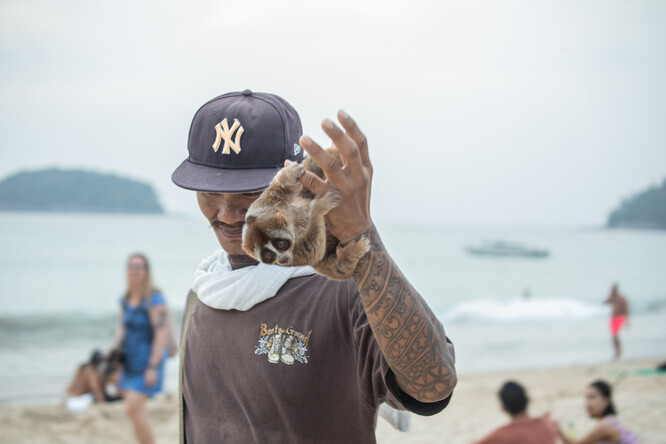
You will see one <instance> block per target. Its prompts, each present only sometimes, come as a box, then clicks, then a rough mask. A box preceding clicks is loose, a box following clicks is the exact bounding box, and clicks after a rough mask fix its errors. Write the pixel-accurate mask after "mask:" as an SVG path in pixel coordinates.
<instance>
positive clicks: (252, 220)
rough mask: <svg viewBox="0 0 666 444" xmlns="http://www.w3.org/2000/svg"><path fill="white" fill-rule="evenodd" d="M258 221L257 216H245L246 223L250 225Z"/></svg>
mask: <svg viewBox="0 0 666 444" xmlns="http://www.w3.org/2000/svg"><path fill="white" fill-rule="evenodd" d="M256 221H257V216H248V217H246V218H245V223H246V224H248V225H252V224H253V223H255V222H256Z"/></svg>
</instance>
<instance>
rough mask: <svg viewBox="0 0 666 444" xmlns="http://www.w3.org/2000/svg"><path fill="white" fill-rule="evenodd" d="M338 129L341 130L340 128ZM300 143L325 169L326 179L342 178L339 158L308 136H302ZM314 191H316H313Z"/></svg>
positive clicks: (335, 180)
mask: <svg viewBox="0 0 666 444" xmlns="http://www.w3.org/2000/svg"><path fill="white" fill-rule="evenodd" d="M338 130H340V129H339V128H338ZM299 143H300V144H301V146H302V147H303V149H305V151H307V152H308V154H309V155H310V156H311V157H312V159H313V160H314V161H315V163H316V164H317V165H319V167H320V168H321V169H322V170H323V171H324V174H325V175H326V179H327V180H330V181H332V182H333V183H336V182H338V181H340V180H341V179H342V176H343V174H342V165H340V162H338V160H337V159H336V158H335V157H333V156H331V155H330V154H329V153H327V152H326V151H325V150H324V149H323V148H322V147H320V146H319V145H318V144H317V142H315V141H313V140H312V139H310V138H309V137H308V136H301V138H300V140H299ZM313 192H314V191H313Z"/></svg>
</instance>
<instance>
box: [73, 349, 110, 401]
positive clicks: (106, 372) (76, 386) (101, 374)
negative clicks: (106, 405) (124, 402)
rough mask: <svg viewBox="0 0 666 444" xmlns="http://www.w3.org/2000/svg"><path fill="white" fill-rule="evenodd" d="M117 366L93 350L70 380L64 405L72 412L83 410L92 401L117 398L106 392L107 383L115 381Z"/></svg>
mask: <svg viewBox="0 0 666 444" xmlns="http://www.w3.org/2000/svg"><path fill="white" fill-rule="evenodd" d="M117 376H118V372H117V368H115V367H113V364H112V363H109V362H108V360H107V359H105V357H104V355H103V354H102V352H100V351H99V350H95V351H93V352H92V354H91V355H90V359H88V361H87V362H85V363H84V364H81V365H79V366H78V367H77V369H76V372H75V373H74V377H73V378H72V382H71V383H70V384H69V386H68V387H67V390H66V392H67V395H68V398H67V400H66V401H65V406H66V407H67V409H68V410H70V411H73V412H81V411H85V410H86V408H87V407H88V405H89V404H90V403H91V402H92V401H95V402H108V401H113V400H115V399H117V398H116V397H112V396H110V395H109V394H108V393H107V392H106V386H107V384H108V383H114V384H115V383H116V381H117Z"/></svg>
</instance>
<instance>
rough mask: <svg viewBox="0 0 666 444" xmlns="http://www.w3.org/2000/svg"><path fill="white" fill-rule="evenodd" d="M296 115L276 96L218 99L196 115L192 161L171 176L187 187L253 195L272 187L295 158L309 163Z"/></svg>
mask: <svg viewBox="0 0 666 444" xmlns="http://www.w3.org/2000/svg"><path fill="white" fill-rule="evenodd" d="M302 133H303V130H302V128H301V119H300V118H299V117H298V113H297V112H296V110H295V109H294V108H293V107H292V106H291V105H290V104H289V103H288V102H287V101H286V100H284V99H283V98H281V97H279V96H276V95H275V94H268V93H256V92H252V91H250V90H249V89H246V90H245V91H243V92H232V93H227V94H223V95H221V96H219V97H215V98H214V99H212V100H209V101H208V102H206V103H205V104H204V105H203V106H202V107H201V108H199V110H198V111H197V112H196V113H195V114H194V118H193V119H192V125H191V126H190V135H189V139H188V142H187V149H188V151H189V157H188V158H187V159H185V160H184V161H183V163H181V164H180V165H179V166H178V168H176V170H175V171H174V172H173V174H172V175H171V180H173V182H174V183H175V184H176V185H178V186H179V187H182V188H187V189H188V190H196V191H207V192H218V193H247V192H252V191H260V190H263V189H264V188H266V187H268V185H269V184H270V183H271V181H272V180H273V177H275V175H276V174H277V172H278V171H279V170H280V169H281V168H282V167H283V166H284V161H285V160H287V159H289V160H291V161H294V162H301V161H302V160H303V150H302V149H301V147H300V146H299V145H298V139H299V138H300V137H301V134H302Z"/></svg>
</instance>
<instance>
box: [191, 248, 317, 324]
mask: <svg viewBox="0 0 666 444" xmlns="http://www.w3.org/2000/svg"><path fill="white" fill-rule="evenodd" d="M314 273H315V271H314V269H313V268H312V267H280V266H278V265H266V264H263V263H259V264H258V265H251V266H248V267H243V268H239V269H237V270H232V268H231V264H230V263H229V258H228V256H227V253H226V252H224V251H223V250H218V251H216V252H215V253H213V254H212V255H211V256H209V257H207V258H206V259H204V260H203V261H202V262H201V264H200V265H199V267H198V268H197V270H196V272H195V273H194V282H193V283H192V290H193V291H194V292H195V293H196V294H197V296H198V297H199V300H200V301H201V302H203V303H204V304H206V305H208V306H209V307H211V308H216V309H218V310H238V311H247V310H249V309H250V308H252V307H254V306H255V305H257V304H258V303H260V302H263V301H265V300H266V299H270V298H272V297H273V296H275V294H276V293H277V292H278V290H279V289H280V288H281V287H282V286H283V285H284V283H285V282H287V281H288V280H289V279H291V278H294V277H300V276H309V275H311V274H314Z"/></svg>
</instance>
